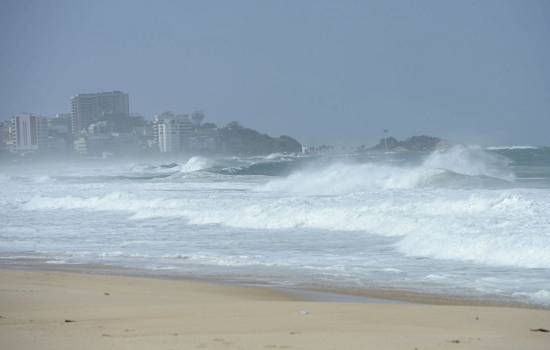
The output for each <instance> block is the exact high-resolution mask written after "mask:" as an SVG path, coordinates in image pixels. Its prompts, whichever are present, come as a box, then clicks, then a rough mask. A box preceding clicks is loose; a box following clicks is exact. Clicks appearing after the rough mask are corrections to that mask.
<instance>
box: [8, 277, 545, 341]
mask: <svg viewBox="0 0 550 350" xmlns="http://www.w3.org/2000/svg"><path fill="white" fill-rule="evenodd" d="M0 317H1V318H0V339H1V344H2V346H1V347H0V348H2V349H4V348H5V349H138V350H139V349H201V348H202V349H208V348H209V349H411V350H412V349H415V348H416V349H419V350H420V349H446V348H450V349H458V348H461V349H548V348H549V347H550V333H545V332H540V331H532V329H535V330H536V329H539V328H542V329H550V311H548V310H535V309H525V308H509V307H487V306H456V305H425V304H406V303H357V302H319V301H305V300H304V297H303V296H299V295H293V294H292V293H285V292H283V291H277V290H270V289H264V288H250V287H240V286H228V285H217V284H208V283H197V282H186V281H173V280H159V279H150V278H134V277H118V276H105V275H89V274H71V273H60V272H45V271H22V270H0ZM68 321H69V322H68Z"/></svg>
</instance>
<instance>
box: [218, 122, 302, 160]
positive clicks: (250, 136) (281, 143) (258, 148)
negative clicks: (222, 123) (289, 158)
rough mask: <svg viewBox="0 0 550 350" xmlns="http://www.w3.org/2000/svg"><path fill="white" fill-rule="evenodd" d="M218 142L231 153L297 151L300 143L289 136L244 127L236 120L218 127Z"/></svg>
mask: <svg viewBox="0 0 550 350" xmlns="http://www.w3.org/2000/svg"><path fill="white" fill-rule="evenodd" d="M218 132H219V136H220V140H219V141H220V143H221V144H223V145H225V146H224V148H225V150H226V151H227V152H229V153H233V154H246V155H260V154H266V155H267V154H271V153H284V152H286V153H292V152H294V153H299V152H301V151H302V145H301V144H300V143H299V142H298V141H296V140H295V139H293V138H292V137H290V136H286V135H282V136H280V137H270V136H269V135H267V134H261V133H259V132H258V131H256V130H252V129H249V128H245V127H243V126H242V125H241V123H239V122H238V121H232V122H231V123H229V124H227V126H226V127H224V128H220V129H218Z"/></svg>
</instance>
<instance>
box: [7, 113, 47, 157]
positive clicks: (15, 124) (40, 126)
mask: <svg viewBox="0 0 550 350" xmlns="http://www.w3.org/2000/svg"><path fill="white" fill-rule="evenodd" d="M12 139H13V151H14V152H28V151H38V150H46V149H48V118H46V117H38V116H36V115H34V114H21V115H18V116H15V117H13V119H12Z"/></svg>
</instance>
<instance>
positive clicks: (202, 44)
mask: <svg viewBox="0 0 550 350" xmlns="http://www.w3.org/2000/svg"><path fill="white" fill-rule="evenodd" d="M0 68H1V76H0V119H9V118H11V117H12V116H14V115H17V114H19V113H21V112H27V113H35V114H38V115H45V116H50V117H53V116H54V115H55V114H56V113H69V112H70V97H71V96H73V95H76V94H79V93H93V92H101V91H113V90H121V91H124V92H127V93H129V94H130V110H131V112H132V113H140V114H142V115H144V116H145V117H147V118H148V119H152V118H153V116H154V115H155V114H159V113H162V112H164V111H168V110H169V111H173V112H175V113H187V114H191V113H192V112H193V111H194V110H198V109H202V110H204V112H205V115H206V120H205V121H210V122H214V123H216V124H218V123H221V124H222V125H225V124H227V123H228V122H230V121H232V120H238V121H240V122H241V124H243V125H244V126H247V127H251V128H254V129H257V130H259V131H261V132H265V133H268V134H271V135H276V136H278V135H281V134H287V135H290V136H293V137H295V138H297V139H298V140H299V141H301V142H302V143H303V144H304V145H307V146H310V145H314V144H315V145H317V146H318V145H321V144H331V145H335V146H337V147H338V146H342V145H346V146H355V145H361V144H365V145H367V146H370V145H373V144H374V143H376V142H377V140H378V139H380V138H381V137H383V133H382V130H383V129H385V128H388V129H389V130H390V134H391V135H392V136H394V137H396V138H398V139H403V138H406V137H409V136H412V135H421V134H425V135H431V136H438V137H441V138H447V139H450V140H454V141H463V142H466V143H469V144H480V145H483V146H490V145H550V1H547V0H542V1H485V0H483V1H479V0H474V1H372V2H371V1H365V0H361V1H342V0H338V1H336V0H334V1H319V0H316V1H275V0H273V1H229V0H227V1H154V2H153V1H136V0H127V1H115V0H111V1H98V0H93V1H89V0H87V1H53V0H49V1H28V0H14V1H7V0H0Z"/></svg>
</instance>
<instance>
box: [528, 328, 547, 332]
mask: <svg viewBox="0 0 550 350" xmlns="http://www.w3.org/2000/svg"><path fill="white" fill-rule="evenodd" d="M531 332H544V333H548V332H549V331H548V329H544V328H538V329H531Z"/></svg>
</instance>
